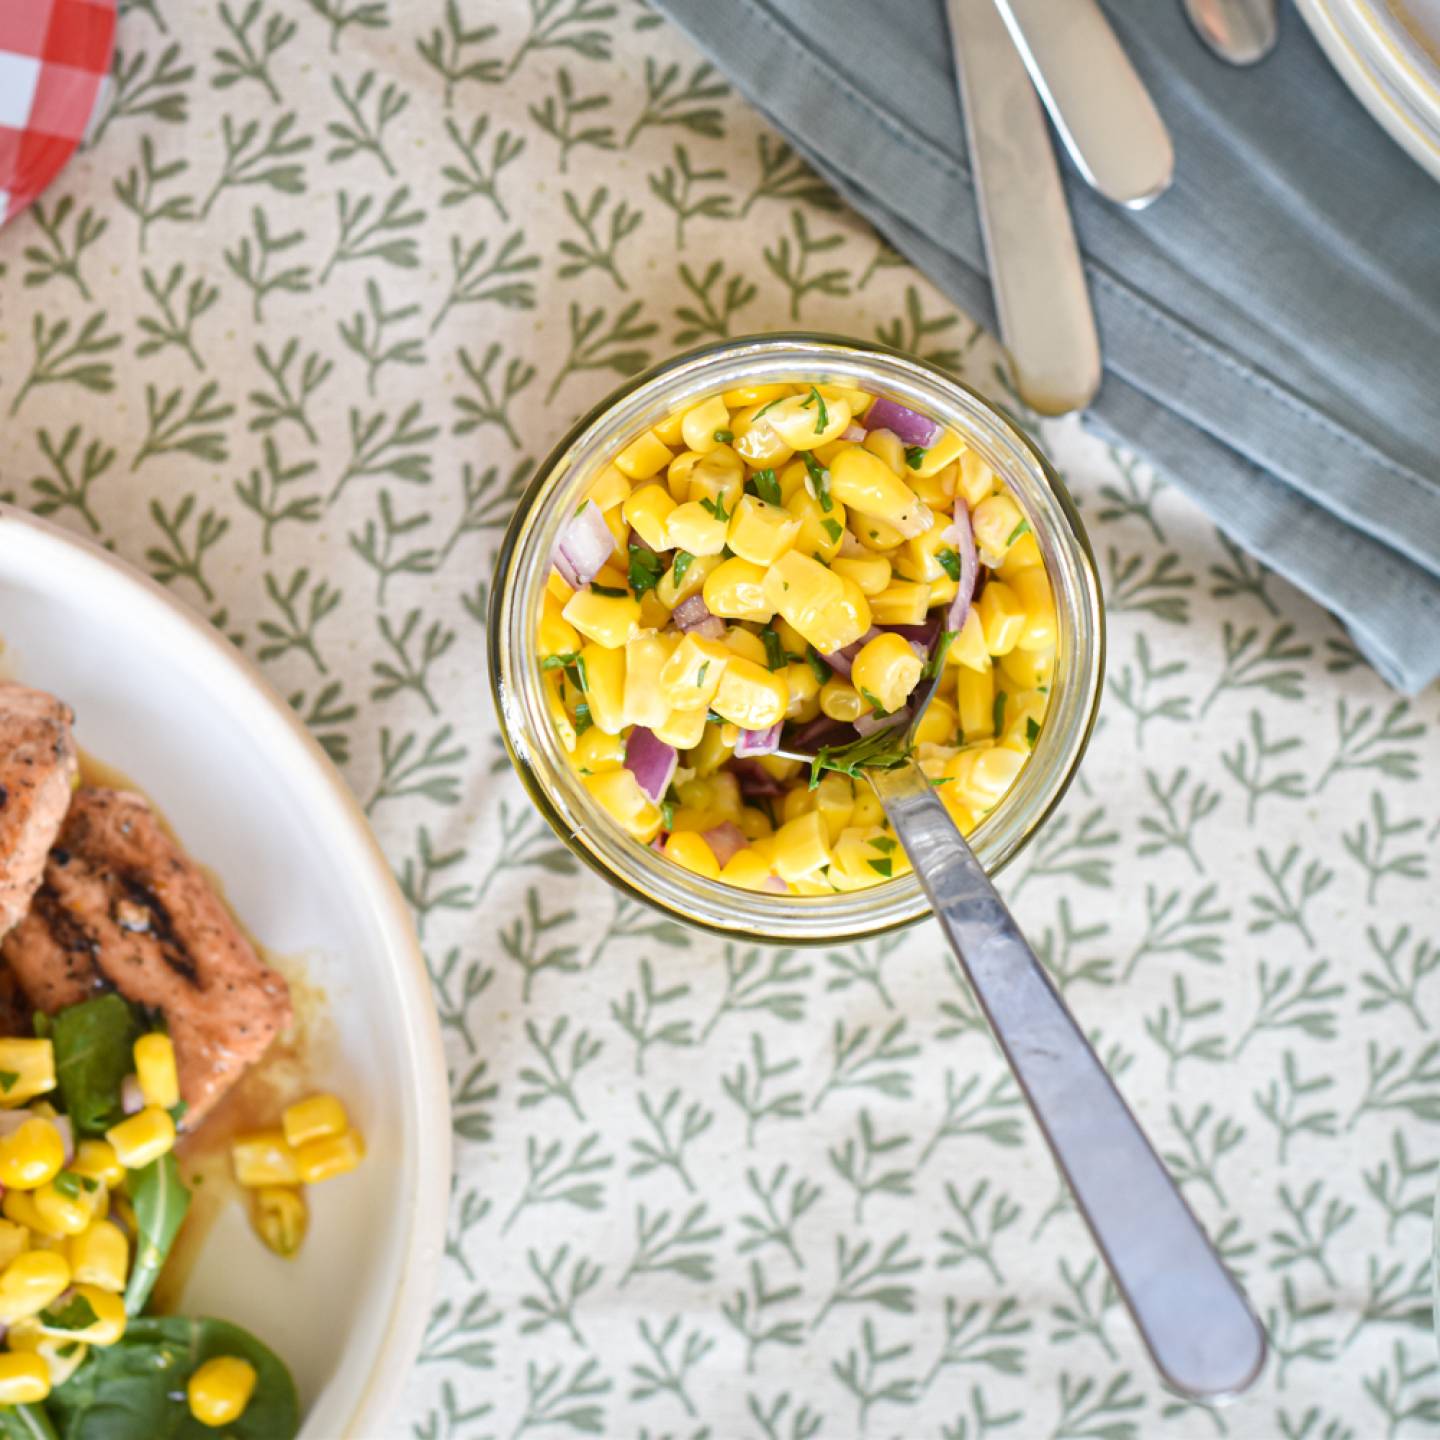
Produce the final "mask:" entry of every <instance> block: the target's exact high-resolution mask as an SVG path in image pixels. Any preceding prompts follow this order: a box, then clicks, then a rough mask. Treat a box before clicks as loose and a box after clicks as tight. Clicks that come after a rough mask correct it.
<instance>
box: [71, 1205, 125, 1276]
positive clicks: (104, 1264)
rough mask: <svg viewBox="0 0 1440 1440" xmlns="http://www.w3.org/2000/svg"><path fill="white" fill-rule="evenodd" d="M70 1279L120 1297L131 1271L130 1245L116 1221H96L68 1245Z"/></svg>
mask: <svg viewBox="0 0 1440 1440" xmlns="http://www.w3.org/2000/svg"><path fill="white" fill-rule="evenodd" d="M65 1255H66V1258H67V1259H68V1260H69V1262H70V1275H71V1278H72V1279H73V1280H74V1281H75V1283H76V1284H77V1285H98V1286H99V1287H100V1289H102V1290H113V1291H115V1292H116V1293H117V1294H118V1293H119V1292H120V1291H122V1290H124V1288H125V1276H126V1272H127V1271H128V1270H129V1268H130V1242H129V1241H128V1240H126V1238H125V1232H124V1231H123V1230H122V1229H121V1228H120V1227H119V1226H118V1225H117V1224H116V1223H115V1222H114V1221H113V1220H97V1221H95V1223H94V1224H93V1225H91V1226H90V1227H89V1228H88V1229H86V1230H82V1231H81V1232H80V1233H79V1234H78V1235H72V1236H71V1237H70V1238H69V1240H68V1241H67V1242H66V1246H65Z"/></svg>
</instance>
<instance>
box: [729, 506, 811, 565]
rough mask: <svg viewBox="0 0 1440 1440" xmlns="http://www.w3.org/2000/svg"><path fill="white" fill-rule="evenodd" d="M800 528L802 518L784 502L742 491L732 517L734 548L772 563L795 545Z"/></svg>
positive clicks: (744, 556)
mask: <svg viewBox="0 0 1440 1440" xmlns="http://www.w3.org/2000/svg"><path fill="white" fill-rule="evenodd" d="M800 528H801V521H800V518H799V517H798V516H796V515H794V514H792V513H791V512H790V511H789V510H787V509H786V508H785V507H784V506H783V505H770V504H767V503H766V502H765V501H764V500H761V499H759V498H758V497H757V496H754V495H742V496H741V497H740V499H739V501H738V502H737V503H736V506H735V513H734V514H733V515H732V516H731V518H730V536H729V544H730V548H731V549H732V550H733V551H734V552H735V553H736V554H737V555H739V556H740V557H741V558H742V559H745V560H752V561H754V563H755V564H757V565H772V564H774V562H775V561H776V560H778V559H779V558H780V556H781V555H783V554H784V553H785V552H786V551H787V550H788V549H790V547H791V546H792V545H794V543H795V540H796V537H797V536H798V535H799V534H800Z"/></svg>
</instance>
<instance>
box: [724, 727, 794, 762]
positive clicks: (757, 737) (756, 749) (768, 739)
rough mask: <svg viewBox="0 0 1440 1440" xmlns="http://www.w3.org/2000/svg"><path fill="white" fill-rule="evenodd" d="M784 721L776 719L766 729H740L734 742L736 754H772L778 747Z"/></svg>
mask: <svg viewBox="0 0 1440 1440" xmlns="http://www.w3.org/2000/svg"><path fill="white" fill-rule="evenodd" d="M784 727H785V722H784V721H783V720H779V721H777V722H776V723H775V724H774V725H772V726H771V727H770V728H769V729H768V730H742V731H741V732H740V738H739V739H738V740H737V741H736V742H735V753H736V754H737V755H773V754H774V753H775V752H776V751H777V750H778V749H779V748H780V731H781V730H782V729H784Z"/></svg>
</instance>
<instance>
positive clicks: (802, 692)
mask: <svg viewBox="0 0 1440 1440" xmlns="http://www.w3.org/2000/svg"><path fill="white" fill-rule="evenodd" d="M784 673H785V684H786V686H787V687H788V688H789V691H790V703H789V704H788V705H787V706H786V707H785V718H786V719H787V720H795V719H798V718H799V717H800V714H801V712H802V711H803V710H805V709H806V708H808V707H809V706H811V705H812V704H813V705H814V708H815V710H816V711H817V712H818V710H819V708H820V706H819V703H818V702H819V697H820V681H819V680H817V679H816V678H815V672H814V671H813V670H812V669H811V668H810V666H809V665H808V664H806V663H805V662H804V661H803V660H792V661H791V662H790V663H789V664H788V665H787V666H786V667H785V672H784Z"/></svg>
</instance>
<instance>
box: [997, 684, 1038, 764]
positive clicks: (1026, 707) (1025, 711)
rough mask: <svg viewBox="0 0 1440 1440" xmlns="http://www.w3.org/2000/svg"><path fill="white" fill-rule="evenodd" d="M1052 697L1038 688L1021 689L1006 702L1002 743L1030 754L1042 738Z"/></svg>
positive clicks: (1001, 736)
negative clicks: (1046, 713) (1042, 727)
mask: <svg viewBox="0 0 1440 1440" xmlns="http://www.w3.org/2000/svg"><path fill="white" fill-rule="evenodd" d="M1049 700H1050V697H1049V696H1048V695H1043V694H1041V692H1040V691H1038V690H1020V691H1017V692H1016V693H1015V694H1013V695H1011V696H1010V697H1009V698H1008V699H1007V700H1006V702H1005V726H1004V730H1003V731H1002V733H1001V735H1000V737H999V738H1000V743H1001V744H1002V745H1006V746H1009V748H1010V749H1012V750H1015V751H1017V752H1018V753H1019V754H1021V755H1028V754H1029V753H1030V752H1031V751H1032V750H1033V749H1034V748H1035V742H1036V741H1037V740H1038V739H1039V738H1040V728H1041V726H1042V725H1043V724H1044V722H1045V711H1046V709H1047V708H1048V705H1049Z"/></svg>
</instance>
